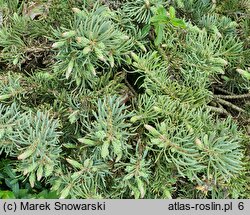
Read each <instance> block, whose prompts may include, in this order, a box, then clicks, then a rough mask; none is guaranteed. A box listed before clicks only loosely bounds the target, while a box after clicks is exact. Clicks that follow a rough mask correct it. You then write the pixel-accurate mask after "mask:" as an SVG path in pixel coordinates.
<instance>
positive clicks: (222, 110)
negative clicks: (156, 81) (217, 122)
mask: <svg viewBox="0 0 250 215" xmlns="http://www.w3.org/2000/svg"><path fill="white" fill-rule="evenodd" d="M208 107H209V108H210V109H211V111H214V112H216V113H219V114H222V115H226V116H231V114H230V113H228V112H227V111H226V110H225V109H224V108H218V107H214V106H208Z"/></svg>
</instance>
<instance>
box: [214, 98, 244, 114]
mask: <svg viewBox="0 0 250 215" xmlns="http://www.w3.org/2000/svg"><path fill="white" fill-rule="evenodd" d="M215 99H216V101H218V102H219V103H220V104H222V105H225V106H228V107H230V108H232V109H234V110H236V111H238V112H241V113H245V112H246V111H245V110H244V109H242V108H240V107H238V106H237V105H234V104H232V103H231V102H228V101H225V100H223V99H221V98H216V97H215Z"/></svg>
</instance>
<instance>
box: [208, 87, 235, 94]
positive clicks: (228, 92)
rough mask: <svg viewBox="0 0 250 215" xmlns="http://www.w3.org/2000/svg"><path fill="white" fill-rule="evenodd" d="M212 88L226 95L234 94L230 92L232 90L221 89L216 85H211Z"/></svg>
mask: <svg viewBox="0 0 250 215" xmlns="http://www.w3.org/2000/svg"><path fill="white" fill-rule="evenodd" d="M213 88H214V89H216V90H218V91H220V92H222V93H226V94H228V95H235V94H234V93H232V92H230V91H228V90H225V89H222V88H220V87H217V86H213Z"/></svg>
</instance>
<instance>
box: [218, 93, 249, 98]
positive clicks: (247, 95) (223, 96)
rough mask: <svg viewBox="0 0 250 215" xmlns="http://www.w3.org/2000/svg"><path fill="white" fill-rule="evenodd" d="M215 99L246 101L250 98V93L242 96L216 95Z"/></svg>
mask: <svg viewBox="0 0 250 215" xmlns="http://www.w3.org/2000/svg"><path fill="white" fill-rule="evenodd" d="M214 97H216V98H221V99H246V98H250V93H247V94H242V95H214Z"/></svg>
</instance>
